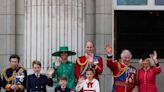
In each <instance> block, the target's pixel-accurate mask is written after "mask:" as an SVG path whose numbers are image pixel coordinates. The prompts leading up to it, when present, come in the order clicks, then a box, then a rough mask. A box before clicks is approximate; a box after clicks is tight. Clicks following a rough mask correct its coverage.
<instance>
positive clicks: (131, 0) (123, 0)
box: [117, 0, 147, 5]
mask: <svg viewBox="0 0 164 92" xmlns="http://www.w3.org/2000/svg"><path fill="white" fill-rule="evenodd" d="M117 5H147V0H117Z"/></svg>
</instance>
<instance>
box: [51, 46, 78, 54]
mask: <svg viewBox="0 0 164 92" xmlns="http://www.w3.org/2000/svg"><path fill="white" fill-rule="evenodd" d="M62 52H67V53H68V55H69V56H72V55H76V53H75V52H73V51H69V50H68V47H67V46H61V47H60V48H59V51H57V52H54V53H52V56H60V53H62Z"/></svg>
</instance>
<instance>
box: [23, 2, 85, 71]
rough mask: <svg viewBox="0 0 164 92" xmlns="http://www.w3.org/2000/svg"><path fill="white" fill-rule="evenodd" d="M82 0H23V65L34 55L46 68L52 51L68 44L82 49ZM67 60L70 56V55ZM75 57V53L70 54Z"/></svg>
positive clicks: (83, 28) (83, 12)
mask: <svg viewBox="0 0 164 92" xmlns="http://www.w3.org/2000/svg"><path fill="white" fill-rule="evenodd" d="M84 1H85V0H25V62H26V63H25V66H26V67H27V68H31V65H32V64H31V62H32V61H33V60H35V59H37V60H40V61H41V62H42V65H43V66H42V67H43V68H44V69H47V68H48V67H50V66H51V62H52V61H53V60H52V59H53V58H52V56H51V53H53V52H55V51H57V50H59V46H69V48H70V50H73V51H76V52H77V54H78V55H81V54H82V53H83V48H84V34H85V33H84V32H85V26H84V23H85V2H84ZM69 60H70V59H69ZM72 60H75V57H73V58H72Z"/></svg>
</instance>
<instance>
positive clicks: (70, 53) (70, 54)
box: [52, 51, 76, 56]
mask: <svg viewBox="0 0 164 92" xmlns="http://www.w3.org/2000/svg"><path fill="white" fill-rule="evenodd" d="M62 52H63V51H57V52H54V53H52V56H60V54H61V53H62ZM64 52H67V53H68V56H73V55H76V53H75V52H73V51H64Z"/></svg>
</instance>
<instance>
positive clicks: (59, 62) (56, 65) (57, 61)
mask: <svg viewBox="0 0 164 92" xmlns="http://www.w3.org/2000/svg"><path fill="white" fill-rule="evenodd" d="M61 61H62V59H61V58H57V59H56V60H55V68H58V67H59V66H60V64H61Z"/></svg>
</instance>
